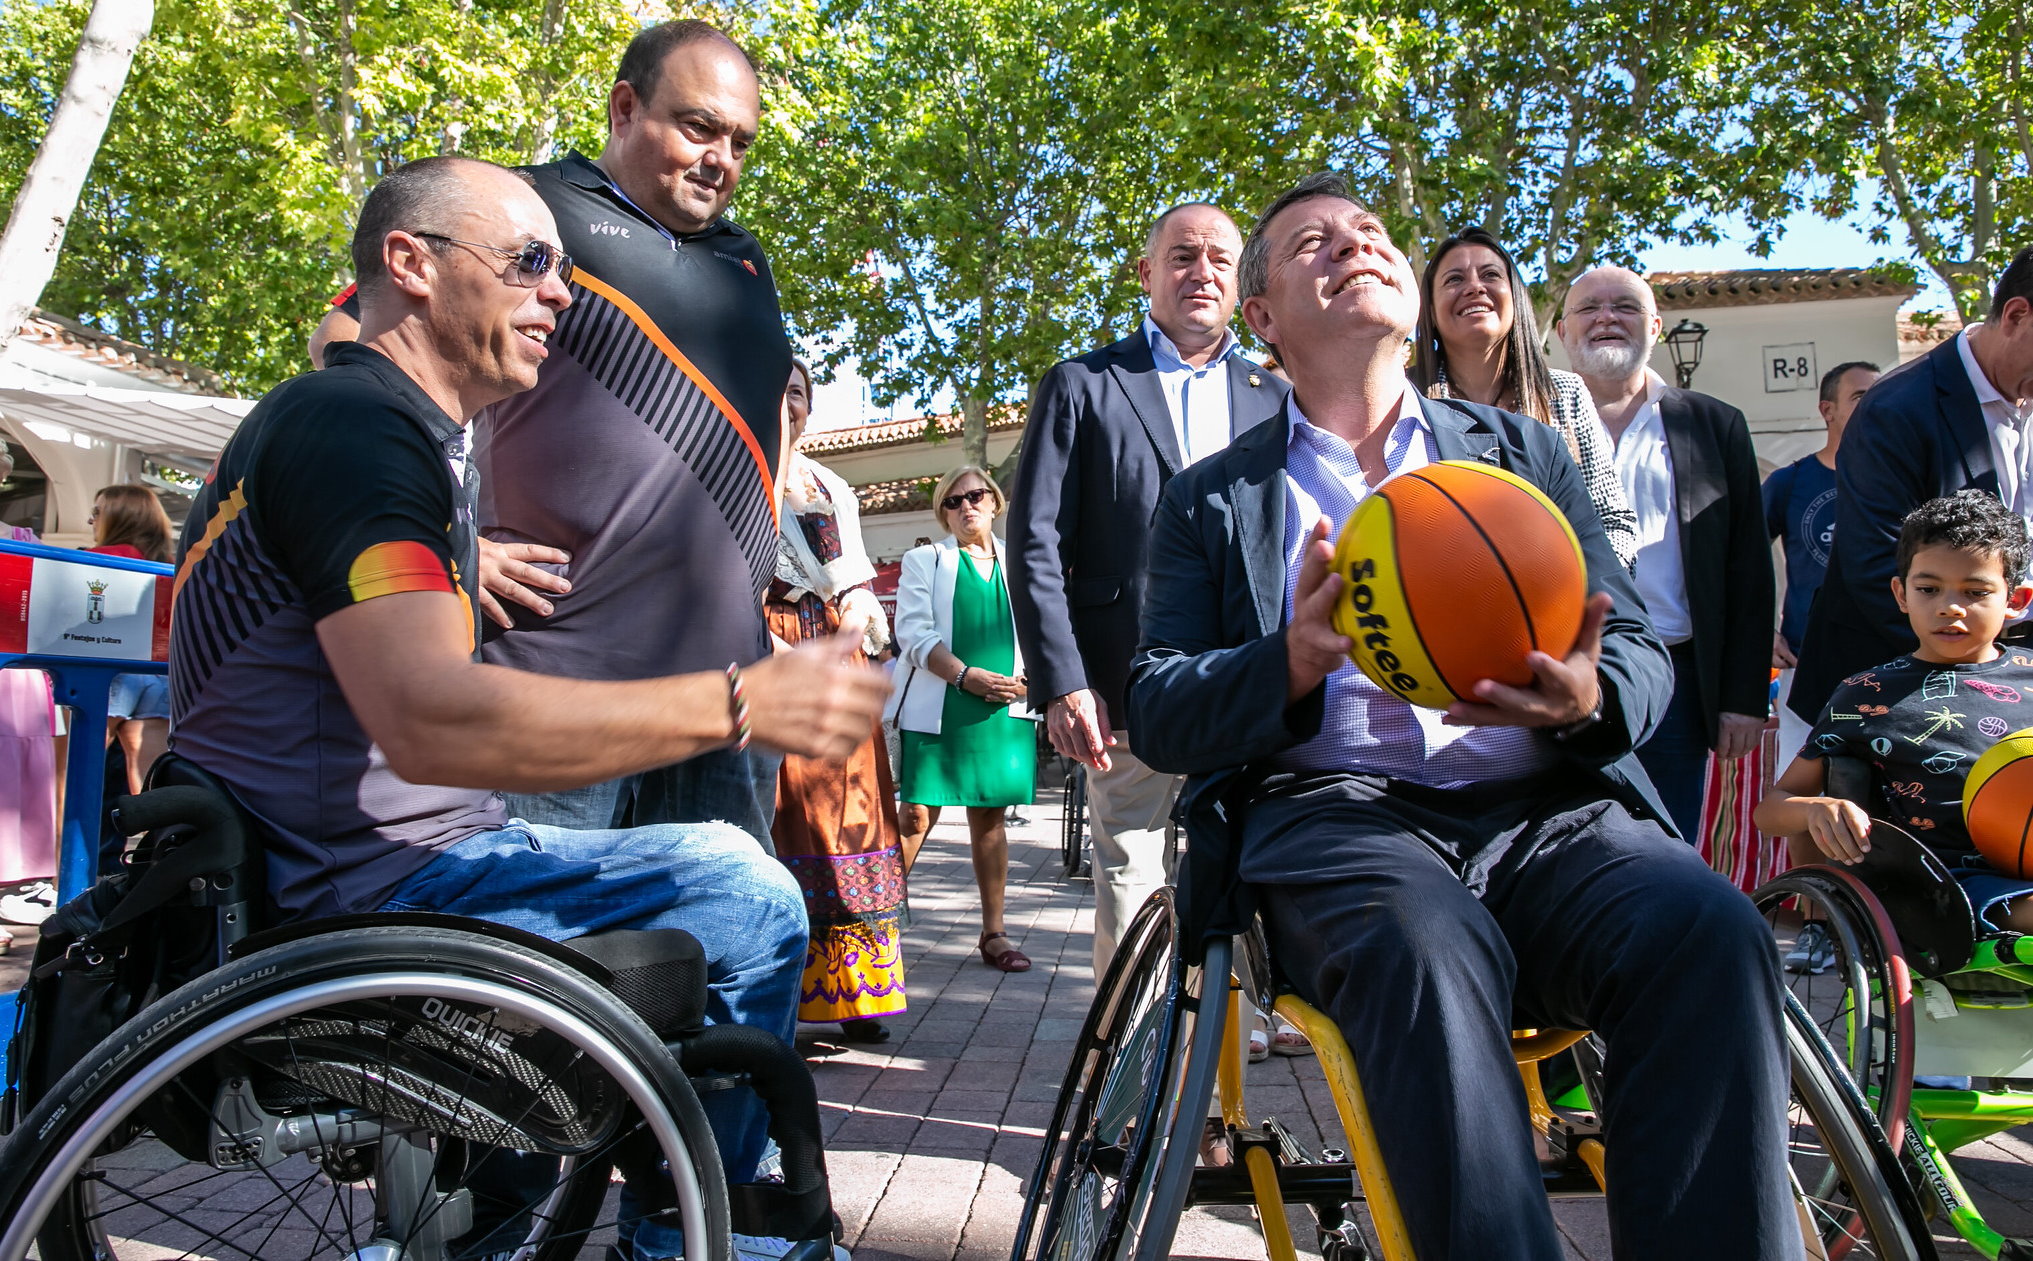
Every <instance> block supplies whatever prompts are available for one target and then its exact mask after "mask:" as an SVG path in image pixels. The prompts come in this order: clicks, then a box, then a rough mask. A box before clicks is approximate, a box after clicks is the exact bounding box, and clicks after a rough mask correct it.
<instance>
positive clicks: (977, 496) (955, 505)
mask: <svg viewBox="0 0 2033 1261" xmlns="http://www.w3.org/2000/svg"><path fill="white" fill-rule="evenodd" d="M994 493H995V492H993V491H991V490H989V489H988V487H986V486H977V487H975V488H974V489H973V490H967V491H962V492H960V493H959V494H957V495H948V496H946V497H945V498H944V499H941V500H940V501H939V506H940V507H941V508H943V509H945V510H946V511H947V512H957V511H959V510H960V505H961V504H978V503H980V502H981V501H982V500H984V499H986V498H988V497H989V496H990V495H992V494H994Z"/></svg>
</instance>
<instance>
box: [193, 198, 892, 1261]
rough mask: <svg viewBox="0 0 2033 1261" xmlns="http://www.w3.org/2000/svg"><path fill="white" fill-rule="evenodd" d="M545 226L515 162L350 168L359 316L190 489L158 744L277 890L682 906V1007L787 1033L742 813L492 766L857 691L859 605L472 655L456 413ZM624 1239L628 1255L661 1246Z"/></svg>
mask: <svg viewBox="0 0 2033 1261" xmlns="http://www.w3.org/2000/svg"><path fill="white" fill-rule="evenodd" d="M556 240H557V224H556V223H555V221H554V220H553V218H552V215H551V212H550V211H549V209H547V208H546V206H545V205H544V202H543V201H542V200H541V199H540V198H539V197H538V196H537V194H536V192H535V190H534V189H533V188H532V187H531V185H530V180H529V177H528V176H526V175H521V174H518V173H515V172H511V171H507V170H504V169H502V168H500V167H496V166H492V165H490V164H488V163H484V162H478V161H473V160H471V159H465V158H430V159H425V160H422V161H418V162H412V163H409V164H407V165H405V166H403V167H401V168H399V169H398V170H396V171H394V172H391V173H390V174H388V175H386V176H384V177H383V178H382V180H381V181H380V182H379V183H378V184H376V185H375V187H374V190H373V191H372V192H371V193H369V194H368V197H367V200H366V203H365V204H364V206H363V207H362V208H361V212H360V223H359V227H358V229H357V231H356V233H355V235H354V239H353V263H354V266H355V268H356V270H357V273H358V275H359V278H360V306H361V323H360V329H359V335H358V340H357V341H344V342H338V343H335V344H333V345H332V346H330V347H328V348H327V350H326V352H325V368H324V369H323V370H322V371H320V372H314V373H310V374H307V375H304V376H300V377H297V378H295V379H294V380H291V381H287V382H285V383H283V384H282V385H280V386H278V387H276V388H275V389H274V390H272V391H270V392H269V393H268V395H267V396H265V397H264V398H263V399H262V400H261V402H260V403H259V404H257V405H256V407H255V408H254V410H253V411H252V412H251V413H249V415H248V417H247V419H246V420H245V421H244V422H243V423H242V424H241V426H240V428H239V429H238V431H237V432H235V434H234V435H233V438H232V439H231V441H229V442H228V443H227V445H226V449H225V450H224V452H223V453H222V454H221V455H220V457H219V461H218V463H217V465H216V466H215V467H214V468H213V470H212V473H211V475H210V476H209V477H208V478H207V479H206V485H205V488H204V490H203V491H202V493H201V494H200V495H199V497H198V500H197V502H196V504H195V505H194V507H193V508H192V511H191V516H190V520H189V522H188V524H187V526H186V528H185V531H184V536H183V542H182V547H181V550H180V555H179V558H178V572H177V578H176V582H177V593H178V594H177V616H176V621H175V628H174V631H173V638H172V645H171V650H170V680H171V693H172V703H173V706H174V710H175V719H176V726H175V734H174V737H173V747H174V749H175V751H176V752H177V753H178V754H180V755H182V756H183V757H185V758H187V759H189V760H190V761H191V762H193V763H195V764H196V765H197V766H199V767H200V768H202V769H203V770H205V771H208V772H210V774H211V775H212V776H214V777H216V778H217V779H218V780H220V781H222V782H223V783H224V784H225V786H226V787H227V788H228V789H229V790H230V791H231V792H232V794H233V796H234V797H235V798H236V799H237V800H238V802H239V804H240V805H241V806H242V807H243V808H244V809H246V810H247V811H248V812H249V813H250V814H251V815H252V816H254V818H255V819H256V820H257V823H258V827H259V830H260V833H261V840H262V843H263V848H264V850H265V855H266V867H267V871H268V879H269V890H268V892H269V895H270V898H271V900H272V902H273V904H274V910H275V911H276V913H277V914H278V915H279V916H280V917H281V918H283V919H285V920H298V919H307V918H313V917H324V916H333V915H343V914H349V913H356V912H366V911H376V910H387V911H412V912H417V911H420V912H437V913H443V914H451V915H460V916H468V917H472V918H476V919H482V920H489V921H493V922H495V923H499V924H504V925H508V926H510V927H514V928H519V929H523V930H526V931H529V932H533V933H536V934H538V935H539V936H543V937H547V938H550V939H552V940H559V941H562V940H566V939H569V938H573V937H578V936H583V935H587V934H593V933H601V932H607V931H611V930H615V929H663V928H677V929H683V930H685V931H687V932H689V933H691V934H692V935H693V936H694V937H696V938H697V939H698V940H699V942H700V944H701V945H702V946H703V948H704V953H705V957H706V964H707V980H708V984H709V987H710V993H709V995H708V998H707V1017H708V1019H709V1020H710V1021H713V1022H715V1023H727V1022H732V1023H739V1024H743V1025H749V1026H753V1027H756V1028H760V1029H763V1030H766V1031H768V1032H769V1033H771V1034H773V1035H775V1036H777V1037H779V1038H781V1039H784V1040H786V1041H788V1040H789V1038H790V1037H791V1035H792V1033H793V1030H794V1027H795V1022H794V1018H795V1014H796V1006H797V1000H798V983H799V979H800V976H801V973H802V970H803V966H804V956H805V946H806V916H805V908H804V902H803V899H802V897H801V896H800V895H799V892H798V888H797V885H796V883H795V882H794V881H792V880H791V878H790V877H789V875H787V874H786V872H785V870H784V868H783V867H782V866H781V865H780V864H778V863H777V862H775V861H774V860H773V859H772V858H771V857H770V856H769V855H768V854H767V853H766V852H765V851H764V850H763V849H762V847H761V846H760V845H759V844H758V843H757V841H756V840H755V838H753V837H751V836H749V835H748V834H746V833H744V832H742V831H741V830H739V829H738V828H735V827H734V826H732V825H730V824H726V823H706V824H665V825H658V826H651V827H638V828H633V829H626V830H604V831H573V830H568V829H565V828H558V827H548V826H543V825H539V824H532V823H527V822H524V821H522V820H520V819H511V818H510V817H509V815H508V813H507V811H506V810H505V809H504V808H503V804H502V800H501V797H500V795H499V794H498V793H497V792H495V791H494V789H497V788H505V789H512V790H519V791H524V792H544V791H550V790H554V789H560V788H570V787H575V786H578V785H583V784H589V783H595V782H600V781H603V780H611V779H613V778H615V777H617V776H621V775H626V774H630V773H632V772H636V771H640V770H643V769H645V768H649V767H657V766H665V765H668V764H670V763H673V762H678V761H681V760H683V759H685V758H687V757H691V756H693V755H694V754H697V753H700V752H704V751H708V750H715V749H724V748H729V747H733V748H740V747H743V746H745V745H746V744H747V743H748V741H749V739H750V738H751V736H752V737H753V738H754V739H756V740H757V741H760V742H763V743H766V744H769V745H771V746H773V747H776V748H780V749H785V750H789V751H792V752H796V753H800V754H803V755H806V756H812V757H835V758H837V757H844V756H845V755H846V754H847V753H848V752H849V751H850V750H851V749H853V748H854V747H855V746H856V745H857V744H859V743H860V742H861V740H863V739H864V738H866V736H867V733H868V730H869V728H870V726H871V725H872V724H873V723H874V721H875V718H876V715H877V713H878V712H879V711H880V709H881V705H882V701H883V698H884V696H885V694H886V692H887V688H886V686H885V684H884V681H883V678H882V675H881V674H880V673H879V672H877V671H875V670H873V669H870V668H867V667H856V666H850V665H848V664H847V663H846V658H847V655H848V653H849V651H850V648H849V647H848V645H849V644H851V643H859V642H860V636H861V631H862V628H861V627H860V626H858V625H853V626H848V627H846V628H844V629H843V630H842V632H841V634H840V636H839V637H837V638H835V639H830V640H816V641H813V642H811V643H808V644H806V645H804V646H803V647H800V648H798V649H796V650H794V651H791V652H786V653H782V654H778V655H776V656H773V657H769V658H766V659H765V660H762V661H759V662H754V663H753V664H749V663H746V662H738V663H730V664H729V665H728V666H727V667H726V668H725V669H724V671H723V670H719V669H715V670H711V671H705V672H701V673H695V674H681V675H672V676H667V677H662V678H648V679H639V680H634V681H627V682H588V681H582V680H574V679H564V678H556V677H548V676H544V675H538V674H533V673H528V672H524V671H518V670H512V669H508V668H505V667H501V666H496V665H488V664H483V663H482V662H480V661H479V660H478V658H477V654H476V651H475V648H476V643H477V632H478V626H477V624H476V621H477V619H476V613H475V608H476V601H477V598H478V595H477V591H476V574H477V565H476V562H475V552H476V546H477V545H476V541H475V530H474V480H473V476H472V472H471V467H472V466H471V463H470V461H469V459H468V456H467V449H466V425H467V422H468V420H469V419H470V418H471V417H472V416H473V414H474V413H475V412H477V411H478V410H480V409H481V408H482V407H485V406H487V405H488V404H490V403H494V402H497V401H499V400H501V399H504V398H507V397H509V396H510V395H512V394H515V393H516V392H518V391H520V390H524V389H527V388H529V386H530V384H531V383H532V382H533V381H534V380H535V379H536V375H537V369H538V366H539V365H540V364H541V363H542V362H543V360H544V358H545V357H546V354H547V351H546V342H547V341H548V340H549V337H550V333H551V330H552V329H553V327H554V326H555V322H556V316H557V314H558V312H560V311H562V310H563V309H564V308H565V307H566V306H567V305H569V304H570V302H571V296H570V294H569V293H568V292H567V290H566V288H565V284H564V279H563V277H564V276H565V275H566V274H567V273H568V270H569V267H570V263H569V261H568V260H567V259H566V258H565V257H564V255H563V253H562V251H561V250H560V249H559V248H558V247H557V245H556V244H555V242H556ZM707 1110H708V1114H709V1117H710V1119H711V1121H712V1123H713V1127H714V1132H715V1137H716V1139H717V1140H718V1143H719V1146H720V1149H721V1155H722V1160H723V1163H724V1165H725V1168H726V1172H727V1176H728V1178H729V1180H730V1181H733V1182H748V1181H752V1180H753V1177H754V1169H755V1165H756V1161H757V1159H758V1157H759V1155H760V1153H761V1151H762V1149H763V1144H764V1138H765V1136H764V1132H763V1125H764V1121H765V1117H764V1115H763V1113H762V1110H761V1108H760V1107H759V1105H758V1104H757V1103H756V1101H755V1100H754V1097H753V1095H752V1093H751V1092H749V1091H748V1090H746V1089H741V1090H726V1091H715V1092H711V1093H710V1095H709V1097H708V1100H707ZM664 1230H668V1228H666V1227H662V1226H660V1225H654V1226H646V1227H645V1228H644V1229H643V1231H642V1232H641V1234H642V1235H650V1234H652V1233H655V1232H657V1231H664ZM633 1243H634V1253H633V1255H634V1256H635V1257H663V1256H670V1255H672V1254H673V1253H674V1251H676V1250H677V1249H678V1247H679V1245H678V1244H677V1242H676V1241H674V1240H652V1239H646V1238H643V1237H640V1236H638V1237H637V1238H636V1239H635V1240H634V1241H633Z"/></svg>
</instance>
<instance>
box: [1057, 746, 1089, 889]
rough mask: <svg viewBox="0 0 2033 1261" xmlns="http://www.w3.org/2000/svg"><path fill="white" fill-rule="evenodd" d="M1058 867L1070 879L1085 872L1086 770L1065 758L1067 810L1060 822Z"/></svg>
mask: <svg viewBox="0 0 2033 1261" xmlns="http://www.w3.org/2000/svg"><path fill="white" fill-rule="evenodd" d="M1059 865H1060V869H1061V874H1063V875H1064V876H1065V878H1066V879H1068V880H1072V879H1074V878H1075V877H1077V876H1080V875H1082V874H1084V873H1085V872H1086V870H1087V768H1086V767H1084V766H1082V765H1080V763H1078V762H1074V761H1072V760H1071V759H1068V766H1067V770H1066V808H1065V812H1064V813H1063V815H1062V816H1061V817H1060V820H1059Z"/></svg>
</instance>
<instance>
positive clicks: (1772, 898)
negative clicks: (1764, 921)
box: [1754, 758, 2033, 1261]
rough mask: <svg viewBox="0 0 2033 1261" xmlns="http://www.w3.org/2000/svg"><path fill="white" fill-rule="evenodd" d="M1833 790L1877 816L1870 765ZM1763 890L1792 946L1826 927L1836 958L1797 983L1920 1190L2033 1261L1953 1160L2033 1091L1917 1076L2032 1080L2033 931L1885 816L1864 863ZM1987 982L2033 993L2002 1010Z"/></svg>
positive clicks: (2032, 1253)
mask: <svg viewBox="0 0 2033 1261" xmlns="http://www.w3.org/2000/svg"><path fill="white" fill-rule="evenodd" d="M1825 791H1826V792H1827V793H1828V795H1830V796H1836V797H1842V798H1845V799H1847V800H1850V801H1854V802H1856V803H1858V804H1859V805H1861V806H1863V807H1864V808H1865V809H1867V810H1868V809H1869V808H1870V803H1871V800H1872V794H1871V791H1870V767H1869V764H1868V763H1865V762H1862V761H1859V760H1855V759H1848V758H1830V759H1828V768H1827V787H1826V789H1825ZM1754 897H1755V898H1756V900H1757V902H1758V904H1759V906H1760V908H1761V909H1763V910H1764V911H1765V912H1766V915H1767V918H1768V919H1770V920H1771V921H1772V922H1773V925H1774V930H1775V935H1777V936H1778V938H1779V942H1780V945H1781V948H1782V949H1783V948H1785V947H1787V946H1789V945H1790V944H1791V943H1792V937H1791V936H1790V935H1789V934H1791V933H1793V932H1795V931H1797V928H1798V926H1799V924H1800V923H1801V921H1802V919H1803V918H1804V917H1806V916H1809V915H1812V916H1815V917H1818V918H1820V919H1822V920H1823V921H1824V922H1825V924H1826V930H1827V932H1828V934H1829V937H1830V940H1831V943H1832V944H1833V946H1834V949H1835V955H1836V959H1835V963H1834V965H1833V966H1832V967H1831V968H1830V969H1829V970H1828V972H1827V973H1801V974H1794V975H1789V976H1788V977H1787V981H1788V986H1789V988H1790V989H1791V990H1792V991H1793V993H1794V995H1795V997H1796V999H1797V1000H1798V1001H1799V1002H1800V1003H1801V1004H1802V1006H1803V1007H1804V1008H1805V1009H1806V1010H1807V1011H1808V1012H1809V1013H1810V1014H1811V1016H1812V1018H1813V1019H1814V1021H1815V1023H1816V1025H1817V1027H1818V1028H1819V1029H1820V1030H1821V1032H1822V1033H1823V1034H1824V1035H1826V1036H1827V1038H1828V1040H1829V1041H1830V1043H1831V1044H1832V1045H1833V1047H1834V1048H1835V1050H1836V1052H1837V1054H1838V1056H1839V1057H1840V1058H1841V1059H1842V1060H1843V1061H1844V1066H1845V1068H1846V1070H1847V1071H1848V1072H1849V1074H1850V1076H1851V1078H1852V1079H1853V1080H1854V1081H1855V1083H1856V1085H1857V1086H1858V1087H1859V1089H1860V1090H1861V1091H1862V1093H1863V1094H1864V1096H1865V1097H1866V1098H1868V1099H1869V1100H1870V1102H1871V1105H1872V1108H1873V1110H1874V1111H1875V1113H1876V1114H1877V1116H1878V1118H1879V1120H1880V1122H1881V1123H1882V1125H1883V1128H1884V1130H1885V1132H1886V1134H1887V1136H1888V1137H1889V1138H1890V1139H1891V1141H1892V1142H1893V1144H1894V1145H1895V1146H1897V1147H1898V1148H1899V1149H1900V1152H1901V1156H1902V1158H1903V1167H1904V1170H1905V1173H1906V1176H1907V1177H1908V1178H1909V1180H1911V1182H1912V1183H1913V1184H1914V1186H1915V1188H1916V1190H1918V1191H1919V1192H1920V1193H1921V1195H1922V1197H1923V1198H1924V1199H1925V1200H1926V1201H1927V1202H1928V1203H1929V1204H1930V1207H1931V1208H1932V1209H1934V1210H1935V1211H1937V1212H1938V1213H1939V1214H1940V1215H1941V1217H1942V1218H1943V1219H1944V1220H1945V1221H1946V1222H1947V1223H1948V1225H1949V1226H1950V1227H1951V1228H1952V1229H1953V1230H1954V1231H1955V1233H1956V1234H1957V1235H1959V1236H1961V1237H1962V1239H1963V1240H1965V1241H1966V1242H1967V1243H1969V1244H1970V1246H1972V1247H1974V1248H1975V1249H1976V1250H1977V1251H1978V1252H1980V1253H1982V1254H1983V1255H1984V1256H1985V1257H1990V1258H2002V1259H2003V1261H2033V1238H2024V1237H2019V1238H2015V1237H2011V1236H2007V1235H2005V1234H2003V1233H2001V1232H2000V1231H1998V1230H1997V1229H1996V1228H1994V1227H1993V1226H1991V1225H1990V1223H1988V1222H1987V1221H1985V1219H1984V1215H1983V1212H1982V1211H1981V1210H1980V1209H1979V1208H1978V1207H1977V1205H1976V1203H1975V1202H1974V1200H1973V1199H1972V1198H1971V1197H1970V1195H1969V1192H1968V1191H1967V1190H1966V1189H1965V1188H1964V1186H1963V1184H1962V1181H1961V1180H1960V1179H1959V1178H1957V1176H1956V1174H1955V1170H1954V1168H1953V1166H1952V1164H1951V1163H1950V1160H1949V1156H1950V1154H1951V1153H1953V1152H1955V1151H1957V1150H1959V1149H1961V1148H1964V1147H1967V1146H1969V1145H1970V1144H1972V1143H1976V1142H1981V1141H1982V1140H1984V1139H1987V1138H1990V1137H1992V1136H1994V1135H1997V1134H2000V1133H2003V1132H2004V1131H2006V1130H2009V1129H2012V1128H2014V1127H2016V1126H2020V1125H2025V1124H2027V1123H2029V1122H2033V1089H2018V1088H1995V1087H1991V1086H1985V1087H1983V1088H1974V1089H1969V1090H1950V1089H1939V1088H1934V1087H1929V1086H1916V1085H1915V1084H1914V1078H1915V1076H1916V1075H1919V1076H1922V1077H1930V1078H1943V1077H1952V1078H1962V1077H1969V1078H1976V1079H1993V1080H1998V1079H2005V1080H2014V1081H2024V1082H2026V1084H2027V1085H2028V1086H2033V1080H2029V1079H2033V937H2027V936H2022V935H2019V934H2016V933H2010V932H2005V931H2002V930H1997V929H1993V928H1991V927H1990V926H1989V925H1987V924H1984V923H1982V922H1981V921H1980V920H1979V918H1978V916H1977V914H1976V912H1975V910H1974V908H1973V907H1972V906H1971V904H1970V902H1969V899H1968V898H1967V896H1965V895H1964V893H1963V892H1962V888H1961V886H1960V885H1959V884H1957V883H1956V881H1955V878H1954V877H1953V876H1952V875H1950V874H1949V872H1948V869H1947V868H1946V867H1945V866H1944V865H1943V864H1942V862H1941V861H1940V860H1939V859H1938V858H1936V857H1935V856H1934V855H1933V854H1932V853H1931V852H1929V851H1928V850H1927V848H1926V847H1925V846H1923V845H1921V844H1920V843H1919V842H1918V841H1917V840H1915V839H1914V838H1913V837H1912V836H1910V835H1909V834H1908V833H1906V832H1905V831H1904V830H1902V829H1900V828H1899V827H1897V826H1896V825H1894V824H1890V823H1886V822H1884V821H1883V820H1878V819H1874V820H1873V821H1872V826H1871V850H1870V852H1869V854H1868V855H1867V856H1866V857H1865V860H1864V861H1863V862H1862V863H1860V864H1858V865H1857V866H1856V867H1854V868H1844V867H1839V866H1836V865H1834V864H1826V863H1816V864H1809V865H1806V866H1802V867H1796V868H1794V869H1793V870H1791V871H1788V872H1785V873H1784V874H1782V875H1780V876H1778V877H1776V878H1775V879H1773V880H1772V881H1771V882H1769V883H1768V884H1766V885H1765V886H1764V887H1762V888H1760V889H1759V890H1758V892H1757V893H1756V894H1755V895H1754ZM1978 977H1992V978H1997V979H1998V980H2001V981H2003V982H2004V983H2005V984H2006V986H2008V987H2009V988H2010V989H2011V990H2017V991H2025V994H2024V997H2021V998H2018V999H2016V1000H2014V1001H2013V1002H2012V1003H2011V1005H2009V1006H1996V1005H1990V1004H1988V1003H1987V1002H1986V1001H1985V1000H1984V999H1983V998H1982V997H1981V995H1980V994H1979V993H1977V992H1975V991H1976V987H1974V986H1971V985H1970V984H1969V983H1968V979H1970V978H1978ZM1958 978H1961V979H1963V983H1962V984H1956V983H1955V982H1956V980H1957V979H1958ZM1916 998H1918V999H1919V1001H1916ZM1975 1085H1976V1083H1975V1082H1972V1086H1975Z"/></svg>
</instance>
